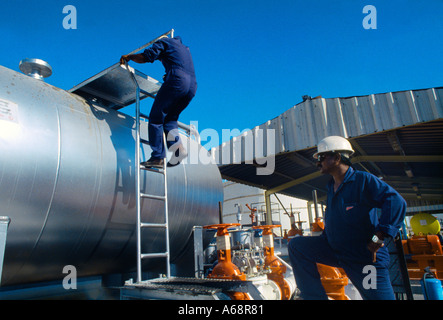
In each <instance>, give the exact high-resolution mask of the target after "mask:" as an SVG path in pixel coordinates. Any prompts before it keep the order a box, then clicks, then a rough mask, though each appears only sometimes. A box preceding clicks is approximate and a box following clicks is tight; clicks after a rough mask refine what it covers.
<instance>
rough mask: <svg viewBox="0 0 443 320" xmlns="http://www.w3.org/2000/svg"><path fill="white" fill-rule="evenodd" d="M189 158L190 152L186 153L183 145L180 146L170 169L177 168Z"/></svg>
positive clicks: (173, 157)
mask: <svg viewBox="0 0 443 320" xmlns="http://www.w3.org/2000/svg"><path fill="white" fill-rule="evenodd" d="M187 156H188V152H187V151H186V149H185V147H183V145H182V144H180V145H179V146H178V148H177V150H175V152H174V154H173V156H172V157H171V159H170V160H169V162H168V167H175V166H176V165H178V164H180V162H181V161H182V160H183V159H184V158H186V157H187Z"/></svg>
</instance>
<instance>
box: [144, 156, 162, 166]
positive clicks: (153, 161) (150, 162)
mask: <svg viewBox="0 0 443 320" xmlns="http://www.w3.org/2000/svg"><path fill="white" fill-rule="evenodd" d="M164 163H165V160H164V159H158V158H152V157H151V158H149V160H148V161H145V162H142V163H140V165H141V166H144V167H146V168H163V164H164Z"/></svg>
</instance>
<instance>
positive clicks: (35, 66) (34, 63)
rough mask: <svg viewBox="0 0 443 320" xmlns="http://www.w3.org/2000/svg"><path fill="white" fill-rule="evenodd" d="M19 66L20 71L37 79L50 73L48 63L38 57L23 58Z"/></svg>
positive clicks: (50, 69)
mask: <svg viewBox="0 0 443 320" xmlns="http://www.w3.org/2000/svg"><path fill="white" fill-rule="evenodd" d="M19 68H20V71H21V72H23V73H24V74H26V75H28V76H30V77H32V78H34V79H37V80H43V79H44V78H47V77H49V76H50V75H51V74H52V68H51V66H50V65H49V63H47V62H46V61H43V60H40V59H29V58H26V59H23V60H22V61H20V65H19Z"/></svg>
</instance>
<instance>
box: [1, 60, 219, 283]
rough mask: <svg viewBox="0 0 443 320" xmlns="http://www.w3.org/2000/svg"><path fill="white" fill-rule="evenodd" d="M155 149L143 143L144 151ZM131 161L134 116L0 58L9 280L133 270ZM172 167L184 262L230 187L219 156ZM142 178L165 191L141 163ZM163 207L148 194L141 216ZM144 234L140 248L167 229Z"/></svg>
mask: <svg viewBox="0 0 443 320" xmlns="http://www.w3.org/2000/svg"><path fill="white" fill-rule="evenodd" d="M146 104H147V103H146V102H145V103H143V104H142V111H143V109H144V108H150V105H149V106H147V105H146ZM141 128H142V129H141V132H142V138H143V134H144V135H145V136H144V138H145V139H147V125H146V123H142V126H141ZM182 139H184V141H185V142H186V143H187V144H188V147H189V146H190V147H191V148H193V149H196V148H197V149H199V148H202V147H201V146H200V145H198V143H197V142H196V141H194V140H192V139H189V138H188V137H186V136H185V135H182ZM150 153H151V149H150V148H149V146H147V145H144V146H143V149H142V151H141V154H142V158H144V159H146V158H149V156H150ZM142 160H143V159H142ZM134 165H138V163H136V162H135V121H134V119H133V118H132V117H130V116H127V115H125V114H123V113H120V112H118V111H115V110H112V109H107V108H103V107H101V106H99V105H97V104H95V103H94V102H91V101H87V100H85V99H84V98H82V97H79V96H77V95H75V94H73V93H69V92H67V91H64V90H62V89H59V88H56V87H54V86H52V85H50V84H47V83H45V82H43V81H40V80H36V79H33V78H31V77H28V76H26V75H23V74H21V73H18V72H15V71H13V70H10V69H7V68H4V67H2V66H0V215H1V216H8V217H10V219H11V222H10V225H9V230H8V236H7V242H6V249H5V261H4V266H3V281H2V285H5V286H7V285H12V284H19V283H31V282H40V281H48V280H56V279H62V278H63V277H64V276H65V274H63V267H64V266H66V265H72V266H75V267H76V269H77V273H78V274H77V275H78V276H79V277H80V276H88V275H99V274H107V273H123V272H128V271H133V270H134V269H135V265H136V239H135V236H136V233H135V224H136V207H135V203H136V199H135V178H134V177H135V169H134ZM168 170H169V171H168V189H169V193H168V198H169V225H170V241H171V242H170V244H171V263H173V264H176V265H177V266H178V267H179V266H180V264H181V263H185V262H182V261H185V260H186V259H182V256H183V255H182V253H183V252H185V251H186V250H187V249H188V247H187V246H188V245H190V239H191V233H192V227H193V226H195V225H208V224H214V223H217V222H218V202H219V201H223V187H222V181H221V176H220V173H219V170H218V168H217V166H216V165H215V164H209V165H207V164H181V165H179V166H176V167H172V168H168ZM141 182H142V189H141V191H142V192H143V193H149V194H161V193H162V192H163V185H162V178H161V177H160V175H156V174H155V173H152V172H145V171H143V172H142V175H141ZM162 206H163V203H162V202H161V201H156V200H147V199H145V200H143V202H142V221H150V222H159V223H160V222H162V221H160V218H159V217H162V216H163V214H162V212H163V207H162ZM143 232H144V233H143V235H142V237H143V239H145V241H144V244H145V246H146V247H145V248H143V252H150V251H152V252H158V251H159V250H162V246H163V244H164V237H163V234H164V232H163V230H158V229H149V230H144V231H143ZM191 252H192V251H191ZM163 261H164V259H162V261H161V262H160V261H156V260H152V262H151V261H147V265H145V267H144V270H146V269H147V270H150V268H151V269H152V270H155V269H156V267H155V266H156V265H161V264H162V263H163ZM191 261H193V260H191ZM149 263H151V265H149Z"/></svg>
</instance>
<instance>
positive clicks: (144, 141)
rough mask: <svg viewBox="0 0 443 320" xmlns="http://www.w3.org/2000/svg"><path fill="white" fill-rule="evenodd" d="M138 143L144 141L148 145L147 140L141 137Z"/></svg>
mask: <svg viewBox="0 0 443 320" xmlns="http://www.w3.org/2000/svg"><path fill="white" fill-rule="evenodd" d="M140 143H144V144H148V145H149V141H148V140H146V139H142V138H140Z"/></svg>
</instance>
